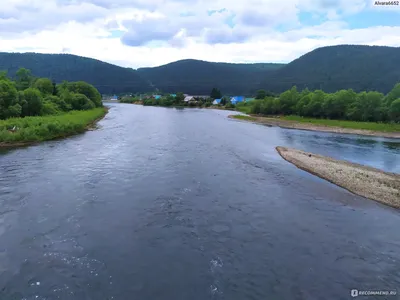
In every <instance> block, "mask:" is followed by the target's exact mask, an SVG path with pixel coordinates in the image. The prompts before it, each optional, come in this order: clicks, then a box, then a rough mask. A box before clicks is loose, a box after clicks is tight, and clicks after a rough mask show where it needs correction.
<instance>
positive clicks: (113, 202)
mask: <svg viewBox="0 0 400 300" xmlns="http://www.w3.org/2000/svg"><path fill="white" fill-rule="evenodd" d="M110 105H111V109H110V111H109V114H108V115H107V116H106V117H105V118H104V119H103V120H102V121H101V122H100V123H99V129H98V130H95V131H89V132H86V133H84V134H82V135H77V136H74V137H71V138H68V139H64V140H58V141H51V142H45V143H42V144H39V145H35V146H31V147H26V148H20V149H14V150H9V151H3V152H1V154H0V299H1V300H3V299H5V300H14V299H17V300H22V299H24V300H31V299H32V300H44V299H46V300H52V299H74V300H75V299H93V300H101V299H115V300H117V299H121V300H131V299H152V300H153V299H154V300H155V299H172V300H178V299H184V300H188V299H190V300H197V299H199V300H203V299H227V300H235V299H238V300H244V299H256V300H258V299H260V300H261V299H278V300H281V299H290V300H292V299H306V300H312V299H316V300H321V299H335V300H338V299H350V298H351V297H350V290H351V289H359V290H392V289H396V288H400V272H399V270H400V239H399V236H400V235H399V228H400V214H399V212H398V211H397V210H395V209H392V208H389V207H385V206H383V205H381V204H378V203H375V202H373V201H370V200H367V199H364V198H362V197H359V196H356V195H353V194H351V193H350V192H347V191H345V190H343V189H341V188H339V187H337V186H335V185H333V184H330V183H328V182H326V181H324V180H321V179H319V178H317V177H315V176H312V175H310V174H308V173H306V172H304V171H302V170H299V169H297V168H296V167H295V166H293V165H291V164H290V163H288V162H286V161H284V160H283V159H282V158H281V157H280V156H279V155H278V154H277V153H276V151H275V146H278V145H279V146H289V147H296V148H300V149H303V150H307V151H311V152H314V153H319V154H325V155H331V156H334V157H337V158H342V159H348V160H351V161H355V162H359V163H364V164H367V165H371V166H374V167H378V168H382V169H385V170H387V171H391V172H400V155H399V154H400V145H399V143H398V142H397V143H396V142H395V141H394V140H388V139H380V138H371V137H367V138H365V137H359V136H352V135H339V134H330V133H317V132H310V131H300V130H289V129H281V128H277V127H266V126H262V125H256V124H251V123H246V122H241V121H236V120H231V119H228V118H226V116H227V115H228V114H229V112H226V111H218V110H206V109H203V110H200V109H185V110H179V109H167V108H157V107H142V106H137V105H129V104H110ZM399 292H400V291H399ZM363 298H365V299H370V298H368V297H363ZM392 298H396V297H392ZM377 299H383V297H377Z"/></svg>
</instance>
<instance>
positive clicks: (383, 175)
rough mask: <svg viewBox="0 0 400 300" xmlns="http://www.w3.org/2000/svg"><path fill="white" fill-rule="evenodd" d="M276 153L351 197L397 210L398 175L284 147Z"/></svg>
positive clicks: (399, 182)
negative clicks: (343, 190) (353, 195)
mask: <svg viewBox="0 0 400 300" xmlns="http://www.w3.org/2000/svg"><path fill="white" fill-rule="evenodd" d="M276 150H277V151H278V153H279V154H280V155H281V156H282V158H284V159H285V160H287V161H288V162H290V163H292V164H294V165H295V166H296V167H298V168H300V169H302V170H305V171H307V172H309V173H311V174H313V175H316V176H318V177H320V178H323V179H325V180H328V181H329V182H331V183H334V184H336V185H338V186H340V187H342V188H344V189H346V190H348V191H350V192H352V193H354V194H357V195H360V196H363V197H365V198H369V199H372V200H375V201H378V202H380V203H383V204H386V205H389V206H392V207H395V208H400V175H399V174H395V173H389V172H384V171H381V170H378V169H375V168H371V167H367V166H363V165H359V164H356V163H351V162H348V161H343V160H337V159H333V158H330V157H326V156H322V155H317V154H313V153H308V152H304V151H301V150H296V149H291V148H286V147H276Z"/></svg>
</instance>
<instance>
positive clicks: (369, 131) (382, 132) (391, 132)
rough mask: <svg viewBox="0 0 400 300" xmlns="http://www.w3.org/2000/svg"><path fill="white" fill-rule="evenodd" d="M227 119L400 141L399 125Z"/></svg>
mask: <svg viewBox="0 0 400 300" xmlns="http://www.w3.org/2000/svg"><path fill="white" fill-rule="evenodd" d="M228 118H232V119H238V120H243V121H249V122H254V123H257V124H264V125H268V126H279V127H282V128H289V129H301V130H311V131H321V132H332V133H341V134H358V135H365V136H379V137H387V138H397V139H400V128H399V124H390V123H372V122H371V123H368V122H355V121H339V120H323V119H308V118H302V117H296V116H288V117H282V118H277V117H275V118H271V117H260V116H257V115H252V116H241V115H230V116H228ZM300 120H301V121H300Z"/></svg>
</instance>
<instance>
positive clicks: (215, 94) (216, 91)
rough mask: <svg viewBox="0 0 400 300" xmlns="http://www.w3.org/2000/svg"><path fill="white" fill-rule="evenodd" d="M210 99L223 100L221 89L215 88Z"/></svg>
mask: <svg viewBox="0 0 400 300" xmlns="http://www.w3.org/2000/svg"><path fill="white" fill-rule="evenodd" d="M210 97H211V98H212V99H221V98H222V93H221V91H220V90H219V89H217V88H213V89H212V91H211V94H210Z"/></svg>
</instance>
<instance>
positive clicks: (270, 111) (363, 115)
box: [249, 83, 400, 122]
mask: <svg viewBox="0 0 400 300" xmlns="http://www.w3.org/2000/svg"><path fill="white" fill-rule="evenodd" d="M249 105H250V106H251V109H250V112H251V113H253V114H265V115H279V114H283V115H299V116H304V117H312V118H326V119H337V120H351V121H367V122H400V83H398V84H396V85H395V86H394V88H393V89H392V90H391V91H390V92H389V93H388V94H387V95H384V94H382V93H379V92H373V91H370V92H365V91H364V92H360V93H356V92H354V91H353V90H352V89H348V90H340V91H337V92H335V93H325V92H324V91H322V90H315V91H310V90H308V89H304V90H302V91H298V90H297V88H296V86H294V87H292V88H291V89H290V90H287V91H285V92H283V93H282V94H280V96H279V97H271V96H267V97H265V98H264V99H262V100H255V101H253V102H252V103H251V104H249Z"/></svg>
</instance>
